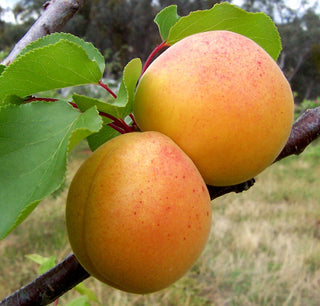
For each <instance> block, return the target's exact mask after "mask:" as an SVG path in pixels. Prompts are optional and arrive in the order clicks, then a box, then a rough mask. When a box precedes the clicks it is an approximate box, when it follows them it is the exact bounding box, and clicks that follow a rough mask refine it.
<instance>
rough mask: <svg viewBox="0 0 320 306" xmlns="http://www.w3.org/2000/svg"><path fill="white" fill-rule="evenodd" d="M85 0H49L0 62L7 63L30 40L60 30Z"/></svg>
mask: <svg viewBox="0 0 320 306" xmlns="http://www.w3.org/2000/svg"><path fill="white" fill-rule="evenodd" d="M85 2H86V0H50V1H47V2H46V3H45V4H44V5H43V7H44V11H43V13H42V15H41V16H40V17H39V18H38V20H37V21H36V22H35V23H34V24H33V25H32V26H31V28H30V29H29V30H28V32H27V33H26V34H25V35H24V36H23V37H22V38H21V39H20V41H19V42H18V43H17V44H16V45H15V46H14V48H13V49H12V51H11V52H10V54H9V55H8V56H7V57H6V58H5V59H4V60H3V61H2V63H1V64H3V65H9V64H10V63H11V62H12V61H13V60H14V59H15V58H16V57H17V55H18V54H19V53H20V52H21V50H22V49H23V48H24V47H25V46H26V45H28V44H29V43H31V42H32V41H34V40H36V39H38V38H40V37H43V36H45V35H48V34H50V33H54V32H58V31H60V30H61V29H62V28H63V27H64V25H65V24H66V23H67V21H68V20H70V19H71V18H72V17H73V15H74V14H75V13H76V12H77V11H78V10H79V9H80V8H81V7H82V6H83V5H84V4H85Z"/></svg>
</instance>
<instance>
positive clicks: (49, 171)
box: [0, 0, 320, 305]
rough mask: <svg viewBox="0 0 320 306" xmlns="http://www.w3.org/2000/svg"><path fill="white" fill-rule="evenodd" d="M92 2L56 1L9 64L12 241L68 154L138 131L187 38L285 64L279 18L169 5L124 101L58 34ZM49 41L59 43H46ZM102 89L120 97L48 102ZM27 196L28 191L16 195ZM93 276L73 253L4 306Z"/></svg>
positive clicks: (1, 205)
mask: <svg viewBox="0 0 320 306" xmlns="http://www.w3.org/2000/svg"><path fill="white" fill-rule="evenodd" d="M83 2H84V1H80V0H78V1H71V0H69V1H62V0H61V1H59V0H52V1H51V2H50V3H49V5H47V7H46V9H45V11H44V13H43V15H42V16H41V17H40V18H39V20H38V21H37V22H36V23H35V24H34V26H33V27H31V28H30V30H29V32H28V33H27V34H26V35H25V36H24V38H23V39H22V40H21V41H20V42H19V43H18V44H17V45H16V47H15V48H14V49H13V51H12V52H11V53H10V55H9V56H8V58H7V59H5V60H4V61H3V64H4V65H2V66H0V72H1V75H0V185H1V189H0V237H1V238H5V236H7V235H8V234H9V233H10V232H11V231H12V230H13V229H14V228H15V227H17V226H18V225H19V224H20V223H21V222H22V221H23V220H24V219H25V218H27V217H28V215H29V214H30V213H31V212H32V210H33V209H34V208H35V207H36V206H37V205H38V204H39V203H40V202H41V200H43V199H44V198H45V197H47V196H49V195H50V194H51V193H53V192H54V191H56V190H57V189H59V187H60V186H61V185H62V183H63V181H64V178H65V171H66V167H67V156H68V153H69V152H70V151H71V150H72V148H73V147H74V146H75V145H76V144H77V143H79V141H81V140H83V139H85V138H86V139H87V141H88V143H89V146H90V148H91V149H92V150H93V151H94V150H95V149H96V148H98V147H99V146H100V145H101V144H103V143H105V142H106V141H108V140H109V139H111V138H113V137H115V136H116V135H119V133H127V132H130V131H133V130H135V129H136V125H135V122H134V118H133V116H132V115H131V113H132V102H133V97H134V92H135V87H136V84H137V82H138V80H139V77H140V75H141V73H142V72H143V71H144V70H145V68H146V67H147V66H148V64H149V63H150V62H151V60H152V59H153V58H154V56H155V54H156V53H157V52H158V51H160V50H161V49H163V48H165V47H168V46H171V45H173V44H174V43H176V42H177V41H179V40H181V39H182V38H184V37H186V36H189V35H191V34H195V33H198V32H203V31H208V30H229V31H233V32H237V33H240V34H243V35H245V36H247V37H249V38H251V39H252V40H254V41H256V42H257V43H258V44H259V45H260V46H261V47H263V48H264V49H265V50H266V51H267V52H268V53H269V54H270V55H271V57H272V58H273V59H274V60H276V59H277V58H278V56H279V54H280V52H281V41H280V37H279V34H278V31H277V29H276V27H275V25H274V23H273V22H272V20H271V19H270V18H269V17H268V16H266V15H265V14H263V13H255V14H253V13H247V12H245V11H243V10H241V9H239V8H237V7H235V6H232V5H230V4H227V3H223V4H219V5H215V6H214V7H213V8H212V9H210V10H206V11H197V12H192V13H191V14H190V15H188V16H184V17H180V16H178V14H177V8H176V6H169V7H167V8H166V9H164V10H163V11H161V12H160V13H159V14H158V15H157V16H156V18H155V22H156V24H157V25H158V28H159V32H160V36H161V39H162V43H161V44H159V46H158V47H157V48H156V49H155V50H154V51H153V52H151V54H150V57H149V58H148V59H147V60H146V61H145V64H144V66H143V67H142V61H141V60H140V59H138V58H136V59H133V60H131V61H130V62H129V63H128V64H127V65H126V67H125V68H124V70H123V76H122V79H121V83H120V87H119V90H118V92H117V93H114V92H112V91H111V90H110V89H109V87H108V85H107V84H104V83H103V82H102V77H103V73H104V68H105V61H104V58H103V56H102V54H101V53H100V52H99V51H98V50H97V49H96V48H95V47H94V46H93V45H92V44H90V43H87V42H85V41H83V40H82V39H80V38H78V37H75V36H72V35H70V34H65V33H55V34H50V33H52V32H56V31H59V30H60V29H61V27H62V26H63V25H64V23H65V22H66V21H67V20H69V19H70V18H71V17H72V16H73V14H74V13H75V11H76V10H77V9H79V8H80V7H81V5H83ZM47 34H50V35H47ZM86 84H94V85H96V86H100V87H103V88H105V89H106V90H107V91H108V92H109V93H111V95H112V99H110V100H109V99H108V100H107V101H103V100H101V99H96V98H92V97H89V96H84V95H78V94H73V95H72V98H71V99H70V100H67V99H61V98H52V97H51V96H50V97H47V96H46V92H48V91H50V90H54V89H59V88H64V87H70V86H78V85H86ZM319 112H320V110H319V109H318V108H316V109H313V110H308V111H307V112H306V113H304V114H303V115H302V116H301V117H300V118H299V119H298V120H297V121H296V122H295V123H294V126H293V128H292V131H291V135H290V138H289V141H288V143H287V145H286V146H285V148H284V149H283V151H282V152H281V154H280V155H279V157H278V158H277V160H280V159H282V158H284V157H286V156H288V155H291V154H299V153H301V152H302V151H303V150H304V148H305V147H306V146H307V145H308V144H309V143H311V142H312V141H313V140H314V139H316V138H317V137H318V135H319V132H320V113H319ZM253 183H254V179H251V180H249V181H248V182H245V183H242V184H239V185H235V186H225V187H214V186H208V189H209V192H210V195H211V198H212V199H214V198H216V197H218V196H221V195H223V194H225V193H228V192H241V191H243V190H246V189H248V188H250V187H251V186H252V185H253ZM17 190H19V192H17ZM87 277H89V274H88V273H87V272H86V271H85V270H84V269H83V268H82V267H81V266H80V264H79V263H78V261H77V260H76V258H75V257H74V256H73V255H70V256H68V257H67V258H66V259H65V260H64V261H63V262H61V263H60V264H58V265H57V266H56V267H54V268H53V269H51V270H50V271H48V272H47V273H45V274H43V275H41V276H40V277H39V278H37V279H36V280H34V281H33V282H31V283H30V284H28V285H27V286H25V287H23V288H21V289H20V290H18V291H17V292H16V293H14V294H12V295H11V296H9V297H7V298H6V299H5V300H3V301H2V302H1V303H0V304H1V305H15V304H19V305H35V304H37V305H46V304H48V303H50V302H52V301H54V300H55V299H56V298H57V297H58V296H60V295H62V294H63V293H64V292H66V291H67V290H69V289H70V288H72V287H73V286H74V285H76V284H77V283H79V282H81V281H82V280H83V279H85V278H87Z"/></svg>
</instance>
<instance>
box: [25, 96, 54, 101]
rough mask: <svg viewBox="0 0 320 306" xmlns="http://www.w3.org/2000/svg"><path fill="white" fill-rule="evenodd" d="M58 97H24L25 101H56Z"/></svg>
mask: <svg viewBox="0 0 320 306" xmlns="http://www.w3.org/2000/svg"><path fill="white" fill-rule="evenodd" d="M58 100H59V99H53V98H37V97H34V96H29V97H28V98H27V99H26V102H33V101H45V102H56V101H58Z"/></svg>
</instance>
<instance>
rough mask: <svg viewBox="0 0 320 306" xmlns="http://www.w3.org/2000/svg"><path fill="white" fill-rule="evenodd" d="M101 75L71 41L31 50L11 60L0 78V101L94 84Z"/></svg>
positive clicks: (96, 67) (84, 51)
mask: <svg viewBox="0 0 320 306" xmlns="http://www.w3.org/2000/svg"><path fill="white" fill-rule="evenodd" d="M101 77H102V72H101V70H100V67H99V65H98V64H97V62H96V61H95V60H92V59H90V57H89V56H88V54H87V52H86V50H85V49H84V48H82V47H81V46H79V45H77V44H76V43H74V42H71V41H68V40H63V39H62V40H59V41H58V42H56V43H55V44H50V45H46V46H43V47H41V48H36V49H32V50H31V51H29V52H27V53H25V54H24V55H22V56H19V58H17V59H16V60H15V61H13V62H12V63H11V64H10V65H9V66H8V67H7V68H6V69H5V70H4V72H3V73H2V74H1V76H0V101H1V100H2V99H3V98H4V97H5V96H7V95H17V96H20V97H24V96H27V95H30V94H34V93H37V92H41V91H46V90H51V89H57V88H63V87H69V86H76V85H83V84H90V83H98V82H99V80H100V79H101Z"/></svg>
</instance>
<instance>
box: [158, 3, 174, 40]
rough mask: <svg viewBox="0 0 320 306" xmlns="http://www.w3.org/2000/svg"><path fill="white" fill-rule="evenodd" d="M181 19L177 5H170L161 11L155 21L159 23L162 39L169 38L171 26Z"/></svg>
mask: <svg viewBox="0 0 320 306" xmlns="http://www.w3.org/2000/svg"><path fill="white" fill-rule="evenodd" d="M179 19H180V16H179V15H178V14H177V6H176V5H170V6H167V7H166V8H164V9H163V10H162V11H160V12H159V13H158V14H157V16H156V18H155V19H154V22H155V23H156V24H157V26H158V28H159V32H160V36H161V38H162V40H163V41H164V40H166V39H167V38H168V34H169V31H170V29H171V27H172V26H173V25H174V24H175V23H176V22H177V21H178V20H179Z"/></svg>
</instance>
